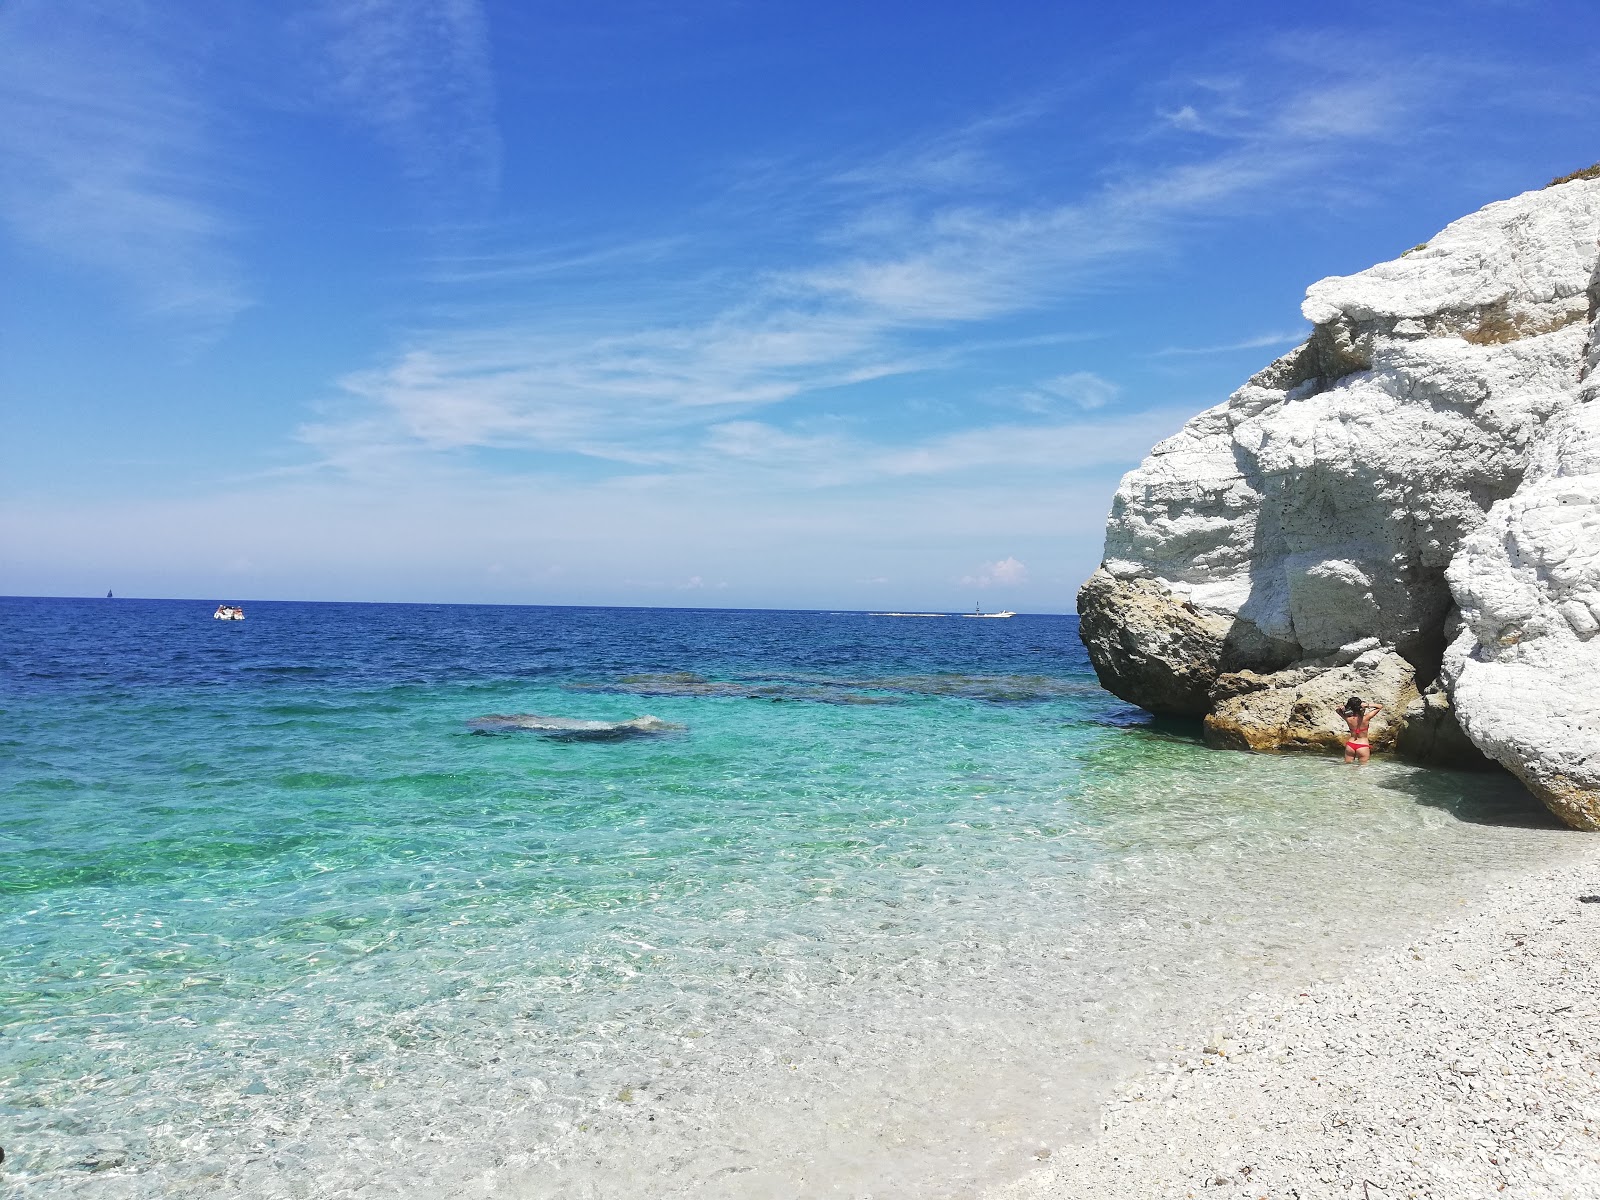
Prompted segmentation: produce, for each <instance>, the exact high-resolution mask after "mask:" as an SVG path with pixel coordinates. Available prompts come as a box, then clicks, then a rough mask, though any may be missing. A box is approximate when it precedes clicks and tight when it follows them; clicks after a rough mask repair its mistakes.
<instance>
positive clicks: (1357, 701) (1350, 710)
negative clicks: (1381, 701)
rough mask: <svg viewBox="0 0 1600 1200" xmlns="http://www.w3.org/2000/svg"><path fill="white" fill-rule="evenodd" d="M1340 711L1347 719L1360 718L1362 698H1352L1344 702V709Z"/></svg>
mask: <svg viewBox="0 0 1600 1200" xmlns="http://www.w3.org/2000/svg"><path fill="white" fill-rule="evenodd" d="M1339 711H1340V712H1341V713H1343V714H1344V715H1345V716H1347V717H1359V716H1360V715H1361V697H1360V696H1351V697H1350V699H1348V700H1346V701H1345V702H1344V707H1343V708H1341V709H1340V710H1339Z"/></svg>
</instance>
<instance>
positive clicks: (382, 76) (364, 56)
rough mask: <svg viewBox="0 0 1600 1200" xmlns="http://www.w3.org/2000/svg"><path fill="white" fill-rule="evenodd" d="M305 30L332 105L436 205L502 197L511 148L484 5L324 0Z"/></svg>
mask: <svg viewBox="0 0 1600 1200" xmlns="http://www.w3.org/2000/svg"><path fill="white" fill-rule="evenodd" d="M299 28H300V31H301V33H302V35H303V39H304V44H305V46H306V49H307V61H308V62H309V63H310V64H311V65H312V72H313V75H314V76H315V77H316V78H317V79H318V82H319V84H320V86H321V88H322V89H323V91H324V93H325V95H326V97H327V98H328V100H330V101H332V102H333V103H334V104H336V105H338V106H340V107H342V109H343V110H344V111H345V112H346V113H348V114H349V115H350V117H351V118H352V119H354V120H355V121H357V122H358V123H360V124H361V125H362V126H364V127H365V128H366V129H368V130H369V131H371V132H372V133H373V135H374V136H376V137H377V138H378V139H379V140H380V141H381V142H382V143H384V144H385V145H387V146H388V147H389V149H390V150H391V151H393V152H394V154H395V155H396V157H397V159H398V161H399V163H400V167H401V170H402V172H403V173H404V174H405V175H406V176H407V177H408V178H409V179H410V180H411V181H412V182H413V183H415V184H417V185H419V186H420V187H422V188H423V189H424V191H425V193H426V194H428V195H429V196H430V198H432V199H436V200H440V201H444V202H447V203H449V204H451V205H457V204H463V203H465V204H471V203H472V202H474V201H481V200H482V199H485V198H487V197H488V196H489V195H490V194H492V192H493V190H494V188H495V187H496V185H497V183H498V180H499V174H500V156H501V147H500V137H499V133H498V130H497V128H496V125H495V116H494V79H493V74H492V71H491V66H490V58H489V33H488V23H487V21H486V19H485V17H484V13H483V9H482V6H481V4H480V3H479V0H316V2H315V3H313V4H312V6H311V7H310V9H309V11H308V12H307V13H306V15H305V16H304V17H303V18H302V19H301V20H300V22H299Z"/></svg>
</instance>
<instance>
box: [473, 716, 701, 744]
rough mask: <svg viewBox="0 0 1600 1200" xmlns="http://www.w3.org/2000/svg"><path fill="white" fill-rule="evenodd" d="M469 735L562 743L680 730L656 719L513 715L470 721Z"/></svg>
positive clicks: (618, 739)
mask: <svg viewBox="0 0 1600 1200" xmlns="http://www.w3.org/2000/svg"><path fill="white" fill-rule="evenodd" d="M467 727H468V728H469V729H471V730H472V732H473V733H516V732H519V731H525V732H527V733H538V734H543V735H544V736H545V737H549V738H559V739H561V740H563V741H586V742H606V741H620V740H621V739H623V738H630V737H638V736H639V735H641V734H651V733H669V732H673V731H676V730H681V729H683V728H684V727H683V726H682V725H674V724H673V723H672V722H670V721H663V720H662V719H661V718H660V717H652V716H643V717H633V718H631V719H629V720H626V721H585V720H580V719H579V718H576V717H546V716H540V715H539V714H538V713H514V714H512V715H510V716H502V715H500V714H497V713H491V714H489V715H488V716H484V717H473V718H472V719H471V720H470V721H468V722H467Z"/></svg>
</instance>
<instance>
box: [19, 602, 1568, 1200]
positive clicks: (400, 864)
mask: <svg viewBox="0 0 1600 1200" xmlns="http://www.w3.org/2000/svg"><path fill="white" fill-rule="evenodd" d="M214 607H215V601H214V600H203V601H186V600H128V599H116V600H98V599H96V600H71V599H21V598H16V599H5V600H0V1147H3V1149H4V1155H5V1156H4V1160H3V1162H0V1195H4V1196H6V1197H27V1198H30V1200H31V1198H33V1197H39V1198H41V1200H42V1198H45V1197H50V1198H54V1197H69V1196H70V1197H84V1198H94V1200H102V1198H106V1200H109V1198H113V1197H115V1198H123V1197H127V1198H148V1197H239V1198H246V1200H249V1198H265V1197H308V1198H316V1200H322V1198H326V1197H417V1198H421V1197H427V1198H430V1200H432V1198H436V1197H497V1198H498V1197H563V1198H564V1197H583V1198H594V1200H608V1198H611V1197H629V1198H630V1200H639V1198H656V1197H680V1196H681V1197H691V1196H692V1197H697V1198H698V1197H707V1198H711V1200H717V1198H721V1197H729V1198H734V1197H738V1198H749V1197H813V1196H815V1197H860V1198H866V1197H873V1198H878V1200H889V1198H899V1197H906V1198H909V1197H918V1198H928V1197H956V1196H975V1195H979V1194H981V1192H982V1190H983V1189H984V1188H985V1187H986V1186H988V1185H990V1184H999V1183H1003V1182H1006V1181H1009V1180H1012V1179H1015V1178H1017V1177H1019V1176H1021V1175H1023V1174H1025V1173H1026V1172H1028V1171H1029V1170H1032V1169H1036V1168H1037V1167H1038V1166H1039V1164H1040V1163H1041V1162H1043V1161H1047V1159H1048V1157H1049V1156H1050V1155H1051V1154H1062V1153H1070V1148H1071V1147H1072V1145H1074V1144H1075V1143H1076V1142H1078V1141H1080V1140H1081V1139H1083V1138H1085V1137H1089V1136H1092V1134H1093V1132H1094V1129H1095V1128H1096V1126H1097V1120H1098V1117H1097V1114H1098V1112H1099V1109H1100V1105H1101V1104H1102V1103H1104V1102H1105V1100H1106V1098H1107V1096H1108V1094H1109V1090H1110V1088H1111V1087H1112V1085H1113V1084H1114V1083H1115V1081H1116V1080H1117V1079H1118V1078H1120V1077H1123V1076H1124V1075H1126V1073H1128V1072H1129V1071H1132V1070H1135V1069H1137V1068H1138V1067H1139V1066H1140V1065H1141V1064H1147V1063H1148V1062H1149V1061H1150V1060H1152V1059H1159V1058H1161V1057H1163V1056H1166V1055H1171V1054H1175V1053H1183V1052H1185V1049H1186V1048H1187V1052H1190V1053H1198V1052H1199V1048H1200V1047H1201V1046H1202V1045H1203V1044H1204V1043H1205V1042H1206V1041H1207V1040H1208V1039H1210V1038H1212V1037H1214V1036H1216V1035H1217V1030H1218V1029H1219V1025H1218V1022H1225V1021H1226V1014H1227V1012H1228V1009H1229V1007H1230V1005H1234V1004H1237V1003H1238V1002H1239V1001H1240V999H1241V998H1243V997H1247V996H1250V995H1252V994H1253V993H1266V992H1275V991H1281V990H1288V989H1294V988H1297V987H1303V986H1306V985H1308V984H1309V983H1311V982H1313V981H1315V980H1318V979H1321V978H1327V977H1332V976H1336V975H1338V974H1340V973H1342V972H1344V971H1346V970H1348V969H1349V968H1350V967H1351V966H1352V965H1353V964H1356V963H1358V962H1359V961H1361V960H1362V959H1363V958H1364V957H1366V956H1369V955H1372V954H1374V953H1377V952H1380V951H1383V950H1390V949H1395V948H1397V947H1399V946H1401V945H1403V944H1404V943H1405V941H1406V939H1408V938H1410V937H1413V936H1415V935H1416V934H1417V933H1418V932H1419V931H1420V930H1422V929H1424V928H1426V927H1427V926H1428V925H1429V924H1430V923H1432V922H1437V921H1440V920H1447V919H1448V917H1449V914H1450V913H1451V912H1452V911H1455V910H1456V909H1457V908H1458V907H1459V906H1460V905H1461V904H1463V903H1465V902H1467V901H1469V900H1470V899H1471V898H1472V897H1474V896H1476V895H1477V894H1479V893H1480V892H1482V891H1483V890H1484V889H1485V888H1486V887H1488V886H1490V885H1491V884H1492V883H1494V882H1495V881H1496V880H1499V879H1503V878H1506V877H1508V876H1511V875H1514V874H1516V873H1518V872H1525V871H1528V870H1531V869H1534V868H1536V867H1538V866H1540V865H1541V864H1544V863H1548V862H1550V861H1552V860H1553V859H1555V858H1557V857H1560V856H1563V855H1566V854H1576V853H1577V851H1578V840H1580V838H1581V835H1575V834H1571V833H1569V832H1567V831H1565V830H1562V829H1560V828H1559V827H1557V826H1556V825H1555V824H1554V823H1553V822H1552V821H1551V820H1550V819H1549V818H1547V817H1546V816H1545V815H1544V814H1543V813H1542V811H1541V810H1539V809H1538V807H1537V806H1536V805H1535V804H1534V803H1533V801H1531V800H1530V799H1529V797H1528V796H1527V795H1526V793H1525V792H1523V791H1522V789H1521V788H1520V787H1519V786H1518V785H1517V784H1516V783H1515V781H1513V780H1512V779H1511V778H1510V777H1509V776H1506V775H1504V774H1474V773H1457V772H1447V771H1439V770H1424V769H1419V768H1415V767H1410V766H1405V765H1400V764H1396V763H1391V762H1382V761H1376V762H1374V763H1373V764H1371V765H1370V766H1367V767H1365V768H1350V767H1346V766H1344V765H1343V764H1342V763H1341V762H1339V761H1337V760H1336V759H1322V758H1306V757H1298V758H1292V757H1275V756H1266V755H1248V754H1235V753H1224V752H1216V751H1212V750H1209V749H1207V748H1206V747H1205V746H1204V745H1203V744H1202V743H1201V741H1200V740H1199V738H1198V731H1197V729H1196V728H1194V727H1193V726H1191V725H1186V724H1182V723H1169V722H1163V721H1159V720H1156V719H1154V718H1152V717H1150V716H1148V715H1147V714H1144V713H1142V712H1141V711H1139V710H1138V709H1135V708H1133V707H1131V706H1129V705H1127V704H1124V703H1122V702H1121V701H1119V700H1117V699H1116V698H1115V697H1113V696H1111V695H1109V694H1108V693H1106V692H1105V691H1103V690H1102V689H1101V688H1100V687H1099V686H1098V684H1097V682H1096V680H1095V676H1094V673H1093V671H1092V670H1091V668H1090V666H1089V663H1088V661H1087V659H1086V657H1085V655H1084V652H1083V649H1082V647H1081V645H1080V643H1079V640H1078V636H1077V622H1076V620H1075V618H1072V617H1067V616H1032V615H1027V614H1020V615H1018V616H1015V617H1013V618H1010V619H1004V620H971V619H965V618H963V617H961V616H958V615H951V616H946V617H934V618H928V617H921V618H916V617H894V616H881V615H873V614H869V613H862V612H780V611H726V610H683V609H643V608H638V609H628V608H554V607H536V606H527V607H475V606H455V605H408V604H331V603H272V602H249V601H246V602H245V603H244V610H245V613H246V619H245V620H243V621H217V620H213V619H212V611H213V608H214ZM641 718H653V719H651V720H641Z"/></svg>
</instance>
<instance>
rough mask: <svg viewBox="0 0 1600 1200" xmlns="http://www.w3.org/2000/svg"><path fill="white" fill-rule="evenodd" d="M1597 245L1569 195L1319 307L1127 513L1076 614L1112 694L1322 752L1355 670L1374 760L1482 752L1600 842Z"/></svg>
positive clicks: (1427, 253) (1177, 450) (1467, 232)
mask: <svg viewBox="0 0 1600 1200" xmlns="http://www.w3.org/2000/svg"><path fill="white" fill-rule="evenodd" d="M1597 239H1600V179H1578V180H1574V181H1572V182H1569V183H1563V184H1560V185H1558V186H1552V187H1550V188H1547V189H1545V190H1542V191H1536V192H1529V193H1526V194H1524V195H1522V196H1517V197H1515V198H1513V199H1510V200H1505V201H1501V202H1499V203H1496V204H1491V205H1489V206H1488V207H1486V208H1484V209H1482V210H1480V211H1479V212H1476V213H1473V214H1472V215H1470V216H1467V217H1463V218H1462V219H1461V220H1459V221H1456V222H1454V223H1453V224H1451V225H1450V226H1449V227H1447V228H1446V229H1445V230H1444V231H1443V232H1441V233H1440V234H1439V235H1438V236H1437V237H1435V238H1434V239H1432V240H1431V241H1430V242H1428V243H1427V244H1426V245H1424V246H1421V247H1418V248H1417V249H1415V250H1413V251H1408V252H1407V253H1406V254H1404V255H1402V256H1401V257H1400V258H1398V259H1395V260H1394V261H1392V262H1387V263H1382V264H1379V265H1378V266H1375V267H1372V268H1370V269H1368V270H1366V271H1362V272H1360V273H1358V274H1355V275H1350V276H1344V277H1337V278H1331V279H1324V280H1322V281H1321V282H1319V283H1316V284H1314V285H1312V287H1311V288H1310V289H1309V290H1308V292H1307V296H1306V301H1305V304H1304V305H1303V306H1302V311H1303V312H1304V314H1305V316H1306V318H1307V319H1308V320H1309V321H1311V322H1312V325H1313V330H1312V333H1311V336H1310V337H1309V338H1308V339H1307V341H1306V342H1305V343H1304V344H1303V345H1301V346H1300V347H1298V348H1297V349H1295V350H1293V351H1291V352H1290V353H1289V354H1287V355H1285V356H1283V357H1282V358H1280V359H1278V360H1277V361H1276V362H1274V363H1273V364H1271V365H1270V366H1269V367H1267V368H1266V369H1265V370H1263V371H1261V372H1260V373H1258V374H1257V375H1255V376H1254V377H1253V378H1251V379H1250V380H1249V381H1248V382H1247V383H1246V384H1245V385H1244V386H1243V387H1242V388H1240V389H1239V390H1238V391H1237V392H1235V393H1234V394H1233V396H1231V397H1230V398H1229V399H1228V400H1227V401H1226V402H1225V403H1223V404H1221V405H1218V406H1217V407H1215V408H1212V409H1209V410H1208V411H1206V412H1203V413H1201V414H1199V415H1198V416H1196V417H1194V418H1193V419H1192V420H1190V421H1189V422H1188V423H1187V424H1186V425H1185V426H1184V427H1183V428H1182V429H1181V430H1179V431H1178V433H1177V434H1175V435H1174V436H1173V437H1171V438H1168V439H1167V440H1166V441H1164V442H1162V443H1160V444H1159V445H1158V446H1156V447H1155V448H1154V450H1152V452H1151V453H1150V455H1149V457H1148V458H1146V459H1145V461H1144V463H1143V464H1141V466H1140V467H1139V468H1138V469H1137V470H1135V471H1132V472H1130V473H1129V474H1128V475H1127V476H1126V477H1125V478H1124V479H1123V481H1122V484H1121V486H1120V487H1119V488H1118V490H1117V494H1116V498H1115V501H1114V502H1113V505H1112V510H1111V516H1110V520H1109V522H1108V524H1107V530H1106V546H1105V557H1104V562H1103V564H1102V565H1101V567H1100V569H1099V570H1097V571H1096V572H1095V574H1094V575H1093V576H1092V577H1091V578H1090V579H1089V581H1088V582H1087V583H1086V584H1085V585H1084V587H1083V589H1082V591H1081V592H1080V593H1079V613H1080V616H1081V618H1082V636H1083V639H1084V642H1085V645H1086V646H1087V647H1088V650H1089V654H1090V657H1091V659H1092V660H1093V662H1094V665H1095V669H1096V671H1097V672H1098V673H1099V676H1100V679H1101V681H1102V683H1104V685H1105V686H1106V687H1107V688H1108V689H1109V690H1111V691H1112V692H1114V693H1116V694H1117V695H1118V696H1121V697H1122V698H1123V699H1126V700H1129V701H1131V702H1132V703H1134V704H1138V705H1141V706H1143V707H1145V708H1149V709H1151V710H1152V711H1155V712H1166V713H1182V714H1188V715H1205V716H1207V725H1208V731H1209V733H1208V736H1210V737H1211V738H1212V739H1213V740H1214V741H1216V742H1217V743H1218V744H1224V745H1233V746H1239V747H1241V748H1242V747H1248V748H1252V749H1277V750H1283V749H1312V748H1320V747H1322V746H1324V745H1327V744H1329V737H1330V736H1336V735H1337V734H1339V733H1340V732H1341V726H1340V725H1339V723H1338V718H1337V717H1333V716H1332V714H1331V713H1328V714H1325V715H1322V716H1317V718H1316V720H1314V721H1313V720H1312V714H1311V712H1310V708H1311V707H1312V706H1314V705H1316V704H1321V703H1323V700H1324V697H1323V693H1327V697H1331V698H1333V701H1334V703H1337V702H1338V700H1339V699H1342V697H1343V696H1345V695H1349V694H1352V693H1355V694H1363V693H1362V692H1361V688H1360V686H1353V687H1347V686H1346V685H1347V684H1348V683H1350V682H1351V681H1350V679H1349V678H1347V677H1348V676H1349V675H1350V672H1351V671H1352V670H1353V669H1354V667H1355V664H1357V663H1358V662H1362V661H1367V662H1369V664H1371V666H1370V671H1369V673H1370V676H1371V680H1372V682H1371V683H1369V684H1368V685H1366V686H1368V688H1369V690H1371V691H1373V694H1374V697H1375V698H1376V699H1377V700H1378V701H1379V702H1380V703H1383V704H1385V705H1386V706H1388V705H1393V706H1394V710H1393V711H1392V712H1388V713H1386V716H1387V717H1388V718H1389V721H1388V724H1387V726H1386V732H1385V733H1384V734H1381V735H1379V736H1380V738H1381V739H1383V740H1382V741H1381V742H1380V748H1381V747H1382V746H1383V745H1387V744H1394V743H1395V742H1396V741H1397V742H1398V744H1399V746H1400V747H1401V748H1402V750H1403V751H1406V752H1414V753H1416V754H1417V755H1418V757H1420V758H1423V759H1427V760H1431V761H1448V762H1457V763H1460V764H1462V765H1474V764H1481V762H1482V760H1481V758H1480V756H1479V755H1478V754H1477V753H1476V752H1475V751H1474V750H1473V749H1471V747H1474V746H1475V747H1477V749H1478V750H1481V751H1482V752H1483V753H1484V754H1487V755H1488V756H1489V757H1490V758H1492V759H1494V760H1495V761H1498V762H1500V763H1502V764H1503V765H1505V766H1506V767H1508V768H1509V769H1511V770H1512V771H1514V772H1516V773H1517V774H1518V775H1519V776H1521V777H1522V778H1523V779H1524V781H1525V782H1526V783H1527V784H1528V786H1529V788H1530V789H1531V790H1532V791H1533V792H1534V793H1535V794H1536V795H1538V796H1539V797H1540V798H1541V799H1542V800H1544V802H1545V803H1546V804H1547V805H1548V806H1549V807H1550V808H1551V809H1552V811H1554V812H1555V813H1556V814H1557V815H1558V816H1560V817H1562V819H1563V820H1566V821H1567V822H1568V823H1570V824H1573V825H1575V826H1578V827H1580V828H1600V639H1597V638H1596V635H1597V633H1600V557H1597V555H1600V404H1597V403H1595V401H1596V399H1597V392H1600V350H1597V349H1596V346H1595V341H1596V337H1597V333H1600V330H1597V318H1600V274H1597V263H1600V245H1597ZM1447 647H1448V653H1447ZM1374 653H1376V654H1378V656H1379V658H1381V659H1382V661H1383V662H1384V663H1385V664H1387V665H1386V666H1385V667H1384V668H1383V669H1382V670H1380V669H1379V668H1378V666H1377V665H1376V664H1377V663H1378V661H1379V659H1378V658H1371V657H1369V656H1370V655H1372V654H1374ZM1396 661H1398V662H1399V663H1400V664H1402V665H1401V667H1400V668H1399V670H1400V674H1401V675H1409V678H1406V679H1404V680H1403V681H1400V682H1399V683H1397V682H1396V680H1395V679H1394V678H1391V677H1392V676H1394V675H1395V669H1394V664H1395V662H1396ZM1330 672H1332V673H1337V674H1335V675H1334V676H1333V677H1330V678H1328V679H1327V680H1326V681H1321V680H1319V677H1320V676H1322V675H1325V674H1328V673H1330ZM1341 679H1342V680H1343V681H1342V682H1336V680H1341ZM1380 684H1381V689H1382V690H1381V691H1380V690H1379V689H1380ZM1402 684H1403V686H1402ZM1327 717H1332V721H1331V722H1330V721H1328V720H1327V719H1326V718H1327ZM1457 721H1459V729H1458V728H1456V722H1457ZM1413 722H1415V723H1416V729H1415V730H1413V731H1412V732H1410V733H1409V734H1408V732H1407V730H1408V728H1409V727H1410V725H1411V724H1412V723H1413ZM1314 729H1319V730H1321V732H1320V733H1319V732H1314ZM1375 732H1376V729H1375ZM1463 732H1464V734H1465V737H1463V736H1461V735H1462V733H1463ZM1468 739H1470V742H1469V740H1468Z"/></svg>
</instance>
